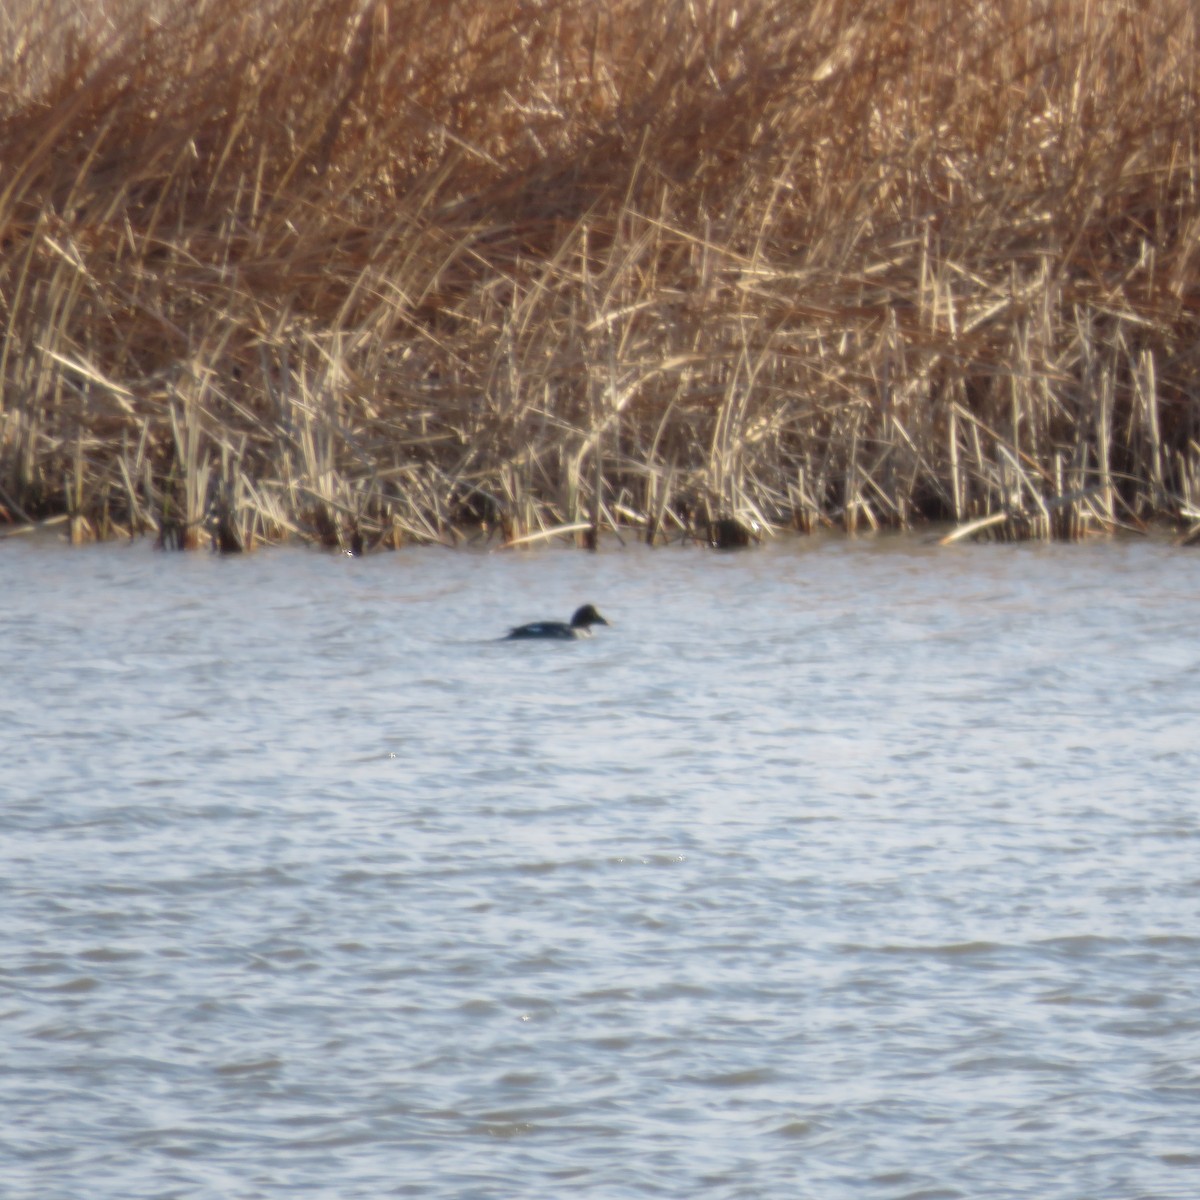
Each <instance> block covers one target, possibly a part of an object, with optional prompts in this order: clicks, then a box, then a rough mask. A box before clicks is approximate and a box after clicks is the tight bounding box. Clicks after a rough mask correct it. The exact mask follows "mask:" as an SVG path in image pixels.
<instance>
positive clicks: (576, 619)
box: [504, 604, 608, 641]
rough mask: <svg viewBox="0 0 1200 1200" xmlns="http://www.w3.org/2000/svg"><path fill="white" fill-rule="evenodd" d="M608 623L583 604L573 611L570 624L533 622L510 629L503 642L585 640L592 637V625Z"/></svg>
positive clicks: (563, 622) (591, 606)
mask: <svg viewBox="0 0 1200 1200" xmlns="http://www.w3.org/2000/svg"><path fill="white" fill-rule="evenodd" d="M607 624H608V622H607V621H606V620H605V619H604V618H603V617H602V616H601V615H600V614H599V613H598V612H597V611H596V609H595V607H594V606H593V605H591V604H585V605H583V606H582V607H581V608H577V609H576V610H575V615H574V616H573V617H572V618H571V622H570V624H567V622H565V621H534V622H532V623H531V624H529V625H518V626H517V627H516V628H515V629H510V630H509V631H508V633H507V635H506V636H505V639H504V640H505V641H512V640H514V639H524V638H558V639H562V640H565V639H571V638H586V637H591V636H592V626H593V625H607Z"/></svg>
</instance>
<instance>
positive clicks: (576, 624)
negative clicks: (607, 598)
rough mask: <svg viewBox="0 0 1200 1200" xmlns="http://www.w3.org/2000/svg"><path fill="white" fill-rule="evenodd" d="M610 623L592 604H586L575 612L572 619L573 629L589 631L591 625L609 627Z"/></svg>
mask: <svg viewBox="0 0 1200 1200" xmlns="http://www.w3.org/2000/svg"><path fill="white" fill-rule="evenodd" d="M607 624H608V622H607V621H606V620H605V619H604V618H603V617H602V616H601V615H600V614H599V613H598V612H597V611H596V609H595V608H594V607H593V606H592V605H591V604H585V605H584V606H583V607H582V608H577V609H576V610H575V615H574V616H573V617H572V618H571V628H572V629H587V628H588V626H589V625H607Z"/></svg>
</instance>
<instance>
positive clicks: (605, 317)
mask: <svg viewBox="0 0 1200 1200" xmlns="http://www.w3.org/2000/svg"><path fill="white" fill-rule="evenodd" d="M1197 21H1198V18H1197V14H1196V12H1195V8H1194V5H1192V4H1190V3H1189V2H1188V0H1162V3H1160V4H1158V5H1155V6H1153V7H1152V8H1147V9H1145V11H1142V10H1139V12H1138V13H1137V14H1134V13H1133V12H1132V10H1130V9H1129V8H1128V6H1127V5H1126V4H1123V3H1121V2H1120V0H1015V2H1014V3H1010V4H1005V5H961V6H948V5H945V4H944V3H941V2H940V0H905V2H904V3H899V2H898V0H867V2H866V3H865V4H861V5H845V4H840V3H836V2H835V0H750V2H749V3H736V4H735V3H733V0H708V2H706V3H704V4H694V3H688V2H685V0H667V2H666V3H663V2H662V0H658V2H656V3H651V2H650V0H614V2H613V3H606V4H600V3H598V0H535V2H534V3H520V4H518V3H517V2H516V0H500V2H498V3H497V2H495V0H486V2H485V0H464V3H462V4H460V5H458V6H456V8H455V18H454V19H453V20H447V18H446V10H445V6H444V5H442V4H440V3H437V2H436V0H368V2H367V3H363V2H362V0H315V2H313V0H260V2H259V3H256V4H255V5H253V6H251V7H250V8H246V6H244V5H235V4H234V3H233V0H187V2H186V3H185V2H184V0H156V2H154V3H152V4H150V3H147V0H107V2H106V3H105V4H104V5H96V6H81V5H76V4H71V3H68V2H67V0H49V2H46V0H39V2H35V0H14V2H13V3H11V4H9V5H7V6H5V8H4V11H3V13H0V503H3V505H4V510H5V512H6V513H7V514H8V517H7V519H8V520H10V521H14V522H27V523H32V522H36V521H38V520H42V519H45V518H47V517H51V516H53V515H55V514H56V513H69V514H71V517H72V520H73V521H75V522H77V524H76V525H75V526H73V528H77V529H78V530H79V531H80V533H82V531H83V530H84V529H85V527H86V528H93V529H95V530H97V531H101V530H103V529H110V530H117V529H122V530H128V531H130V532H135V531H138V530H142V529H145V528H147V527H157V530H158V534H159V537H160V538H164V539H165V540H171V538H176V539H177V540H178V541H179V542H180V544H201V543H204V542H213V541H215V542H216V543H217V544H218V545H220V546H221V547H222V548H225V549H233V548H238V547H241V546H249V545H251V544H253V543H254V542H256V541H259V540H272V539H275V538H279V537H286V536H301V537H305V538H308V539H310V540H313V541H317V542H321V543H324V544H327V545H330V546H336V547H339V548H342V549H347V550H350V551H354V550H355V549H356V548H358V547H370V546H373V545H383V544H392V545H394V544H397V543H398V542H399V541H401V540H417V541H448V540H453V539H454V538H455V537H456V533H455V531H456V530H457V531H458V536H462V531H463V530H465V529H467V528H468V527H470V526H472V525H477V526H479V527H480V528H485V529H486V530H487V531H488V532H487V535H486V536H490V535H491V533H492V532H493V531H494V530H495V529H496V528H498V527H499V528H502V529H503V530H504V533H505V536H506V538H508V539H509V540H510V541H516V540H519V539H522V538H529V537H537V538H541V537H543V536H545V535H549V534H551V533H552V532H553V531H554V530H562V529H569V528H572V527H574V526H576V525H578V524H580V523H583V522H587V524H588V527H589V530H590V533H589V537H588V539H586V540H588V541H589V542H591V543H592V544H594V542H595V539H596V537H597V536H598V534H599V532H600V530H601V527H602V526H603V527H604V528H608V527H609V526H615V527H620V526H623V525H625V524H637V525H639V526H640V527H641V530H642V533H643V534H644V535H645V536H646V538H647V539H648V540H651V541H654V540H659V539H661V538H662V537H665V536H674V535H675V534H676V533H678V532H682V531H684V530H685V529H690V531H691V532H693V533H695V532H697V531H704V530H707V528H708V526H709V525H710V523H711V522H713V521H719V520H726V519H728V520H735V521H741V522H744V523H746V524H747V525H750V524H753V525H756V526H761V527H762V528H764V529H769V528H772V527H775V526H792V527H797V528H802V529H812V528H815V527H816V526H818V525H821V524H829V523H831V522H834V521H836V522H838V523H840V524H842V525H843V526H844V527H846V528H848V529H855V528H857V529H873V528H878V527H883V526H898V527H904V526H907V525H910V524H913V523H915V522H920V521H928V520H939V521H941V520H944V521H952V522H955V523H956V524H957V525H958V526H959V527H960V528H963V527H966V526H967V525H968V524H971V523H975V524H976V528H977V531H979V532H985V533H987V534H990V535H994V536H1004V537H1015V536H1039V537H1043V536H1056V537H1073V536H1079V535H1081V534H1082V533H1084V532H1087V531H1090V530H1101V529H1109V528H1115V527H1117V526H1118V525H1134V526H1139V525H1141V524H1142V523H1144V522H1145V521H1146V520H1149V519H1166V520H1172V521H1183V520H1186V519H1187V515H1188V513H1189V512H1191V511H1193V509H1192V507H1191V506H1193V505H1194V504H1195V503H1196V497H1197V494H1198V492H1200V488H1198V487H1197V479H1198V478H1200V449H1198V445H1200V403H1198V399H1197V398H1198V394H1200V337H1197V332H1198V330H1197V323H1198V321H1200V316H1198V314H1200V304H1198V303H1197V291H1196V283H1195V280H1196V278H1197V275H1196V264H1197V261H1198V260H1200V250H1198V249H1197V246H1198V245H1200V242H1198V240H1197V232H1198V231H1200V186H1198V185H1200V178H1198V175H1200V166H1198V164H1200V152H1198V151H1200V144H1198V142H1197V134H1196V130H1197V128H1200V120H1198V117H1200V70H1198V68H1197V66H1196V63H1197V62H1200V54H1197ZM931 46H936V47H937V53H930V47H931ZM172 530H173V531H174V533H171V531H172ZM668 531H670V533H668ZM168 535H169V536H168Z"/></svg>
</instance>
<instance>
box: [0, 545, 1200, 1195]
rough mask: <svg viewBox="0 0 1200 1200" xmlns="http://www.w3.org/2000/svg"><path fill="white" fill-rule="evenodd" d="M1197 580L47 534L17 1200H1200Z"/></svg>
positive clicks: (10, 555)
mask: <svg viewBox="0 0 1200 1200" xmlns="http://www.w3.org/2000/svg"><path fill="white" fill-rule="evenodd" d="M588 600H590V601H593V602H595V603H596V604H597V605H598V606H599V607H600V609H601V611H603V612H605V613H606V615H607V616H608V617H609V618H610V619H611V620H612V621H613V622H614V625H613V627H612V628H611V629H602V630H600V631H599V633H598V635H597V637H596V638H595V639H593V640H592V641H590V642H587V643H571V644H536V643H534V644H529V643H504V642H496V641H490V640H488V639H490V638H492V637H494V636H495V635H497V634H500V633H502V632H503V631H504V630H505V629H506V628H507V626H508V625H510V624H515V623H517V622H520V621H525V620H532V619H536V618H540V617H546V616H550V617H565V616H567V615H569V613H570V612H571V610H572V609H573V608H574V607H575V606H576V604H578V603H582V602H584V601H588ZM1198 601H1200V555H1197V554H1196V552H1194V551H1192V552H1188V551H1183V550H1175V549H1171V548H1169V547H1165V546H1162V545H1156V544H1150V543H1140V542H1113V543H1103V544H1097V545H1088V546H1068V547H1061V546H1060V547H1036V546H1023V547H1015V548H1013V547H994V546H993V547H969V546H968V547H959V548H955V549H948V550H947V549H942V550H939V549H935V548H931V547H929V546H926V545H924V544H922V543H921V542H920V541H919V540H917V539H885V540H878V541H869V540H868V541H861V542H857V543H855V542H848V541H800V542H791V541H787V542H780V543H777V544H774V545H771V546H768V547H765V548H763V549H761V550H757V551H752V552H748V553H742V554H732V555H728V556H721V555H714V554H711V553H708V552H704V551H700V550H696V549H690V550H689V549H671V550H658V551H654V552H649V551H646V550H644V549H637V548H632V547H631V548H628V549H625V550H620V549H615V548H610V549H606V550H605V551H604V552H602V553H601V554H599V555H597V556H589V555H586V554H583V553H578V552H572V551H566V550H555V551H545V552H541V553H534V554H504V553H498V554H483V553H468V552H456V553H450V552H442V551H438V550H432V549H425V550H412V551H407V552H404V553H400V554H395V555H383V556H380V557H375V558H369V559H365V560H357V561H351V560H347V559H339V558H334V557H328V556H322V555H318V554H315V553H311V552H304V551H271V552H266V553H261V554H258V555H255V556H252V557H248V558H245V559H241V560H235V559H231V560H220V559H216V558H212V557H209V556H206V555H174V556H166V555H158V554H155V553H154V552H153V551H152V550H150V549H149V548H148V547H147V546H145V545H135V546H132V547H129V546H105V547H97V548H92V549H86V550H79V551H67V550H63V549H59V548H56V547H47V546H45V545H34V544H31V543H24V542H21V541H16V540H14V541H10V542H8V543H6V544H2V545H0V653H2V655H3V688H2V689H0V771H2V774H0V1114H2V1119H0V1196H3V1197H5V1198H6V1200H25V1198H28V1200H59V1198H71V1200H74V1198H77V1197H78V1198H81V1200H83V1198H86V1200H108V1198H110V1197H111V1198H114V1200H115V1198H118V1197H119V1198H121V1200H134V1198H138V1197H155V1198H164V1197H180V1198H187V1200H208V1198H213V1200H218V1198H219V1200H242V1198H250V1197H263V1198H270V1200H276V1198H280V1200H282V1198H284V1197H287V1198H291V1197H299V1196H303V1197H321V1198H326V1197H327V1198H329V1200H355V1198H372V1200H373V1198H375V1197H392V1196H402V1197H437V1198H445V1200H452V1198H453V1200H464V1198H492V1197H495V1198H508V1197H522V1198H525V1197H529V1198H539V1200H540V1198H558V1197H566V1196H571V1197H586V1198H589V1200H591V1198H603V1200H609V1198H630V1200H632V1198H641V1197H647V1198H648V1197H687V1198H689V1200H693V1198H709V1197H711V1198H713V1200H724V1198H730V1197H745V1198H747V1200H751V1198H752V1200H762V1198H775V1197H779V1198H785V1197H786V1198H788V1200H792V1198H809V1197H811V1198H812V1200H842V1198H846V1200H850V1198H854V1200H862V1198H867V1200H875V1198H880V1200H901V1198H903V1197H907V1198H910V1200H914V1198H916V1197H922V1198H925V1200H933V1198H934V1197H937V1198H954V1197H973V1198H974V1197H979V1198H987V1200H1004V1198H1006V1197H1022V1198H1025V1197H1028V1198H1031V1200H1032V1198H1036V1200H1084V1198H1086V1200H1137V1198H1154V1200H1159V1198H1165V1197H1177V1198H1180V1200H1184V1198H1187V1200H1192V1198H1193V1197H1195V1196H1197V1195H1200V1132H1198V1131H1200V816H1198V803H1200V770H1198V768H1200V749H1198V746H1200V671H1198V669H1197V668H1198V667H1200V637H1198V628H1197V612H1198V605H1197V602H1198Z"/></svg>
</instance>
